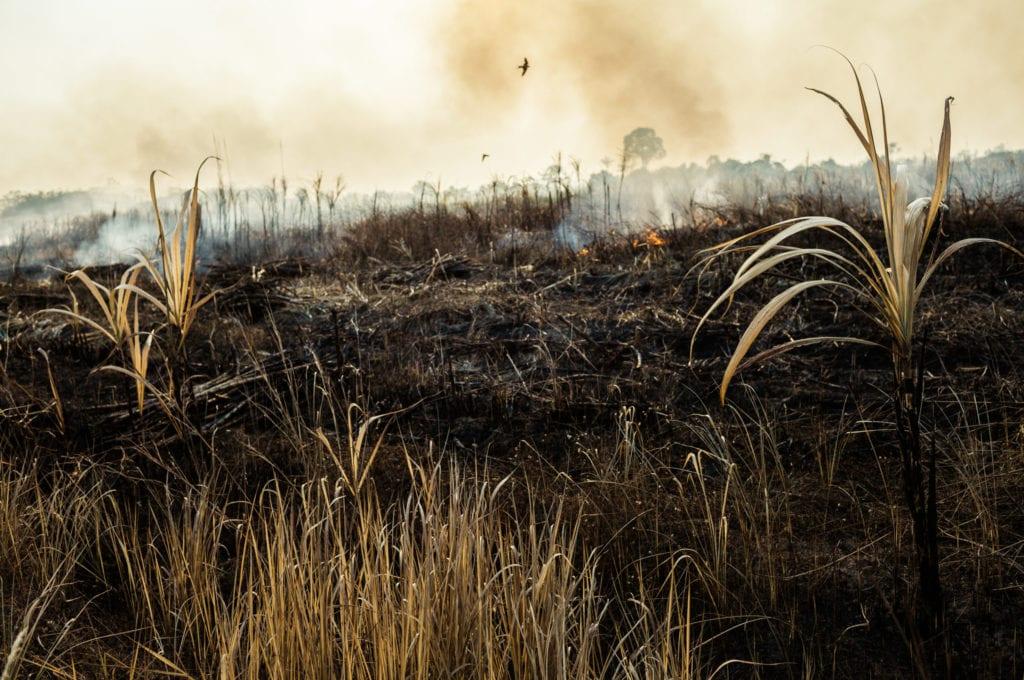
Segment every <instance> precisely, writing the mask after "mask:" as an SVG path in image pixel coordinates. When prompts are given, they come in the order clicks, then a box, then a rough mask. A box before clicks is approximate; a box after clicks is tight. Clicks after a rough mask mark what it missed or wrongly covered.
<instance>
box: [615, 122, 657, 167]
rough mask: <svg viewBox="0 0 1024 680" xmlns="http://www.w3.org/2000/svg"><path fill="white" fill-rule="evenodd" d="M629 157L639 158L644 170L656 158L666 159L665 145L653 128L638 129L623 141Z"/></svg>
mask: <svg viewBox="0 0 1024 680" xmlns="http://www.w3.org/2000/svg"><path fill="white" fill-rule="evenodd" d="M622 147H623V150H624V151H625V153H626V155H627V156H630V157H634V158H639V159H640V162H641V163H643V166H644V169H645V170H646V169H647V164H648V163H649V162H650V161H652V160H654V159H655V158H664V157H665V143H664V142H663V141H662V139H661V137H659V136H658V135H657V133H656V132H655V131H654V129H653V128H637V129H635V130H633V131H632V132H630V133H629V134H628V135H626V136H625V137H624V138H623V139H622Z"/></svg>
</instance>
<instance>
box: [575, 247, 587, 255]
mask: <svg viewBox="0 0 1024 680" xmlns="http://www.w3.org/2000/svg"><path fill="white" fill-rule="evenodd" d="M576 255H578V256H579V257H587V256H588V255H590V248H588V247H586V246H583V247H582V248H580V250H579V252H578V253H576Z"/></svg>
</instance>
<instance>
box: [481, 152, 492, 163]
mask: <svg viewBox="0 0 1024 680" xmlns="http://www.w3.org/2000/svg"><path fill="white" fill-rule="evenodd" d="M490 157H491V154H489V153H482V154H480V162H481V163H483V162H484V161H485V160H487V159H488V158H490Z"/></svg>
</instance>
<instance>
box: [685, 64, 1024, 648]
mask: <svg viewBox="0 0 1024 680" xmlns="http://www.w3.org/2000/svg"><path fill="white" fill-rule="evenodd" d="M843 58H844V59H846V57H843ZM846 62H847V64H848V65H849V66H850V69H851V71H852V72H853V77H854V80H855V82H856V86H857V94H858V98H859V104H860V109H861V115H862V121H861V122H860V123H858V122H857V121H856V120H855V119H854V117H853V115H851V113H850V111H849V110H848V109H847V107H846V106H844V105H843V103H842V102H840V101H839V99H837V98H836V97H834V96H832V95H831V94H828V93H827V92H823V91H821V90H817V89H814V88H808V89H809V90H810V91H812V92H815V93H817V94H819V95H822V96H823V97H825V98H827V99H828V100H829V101H831V102H832V103H834V104H836V105H837V106H838V107H839V109H840V110H841V111H842V113H843V116H844V117H845V119H846V122H847V123H848V124H849V126H850V127H851V128H852V130H853V132H854V133H855V134H856V136H857V139H858V141H859V142H860V144H861V145H862V146H863V147H864V150H865V151H866V152H867V155H868V158H869V160H870V162H871V167H872V170H873V174H874V180H875V185H876V189H877V194H878V205H879V209H880V213H881V220H882V226H883V233H884V241H885V243H884V248H879V249H876V248H875V247H873V246H872V245H871V243H870V242H869V241H868V238H867V236H866V232H865V231H864V230H862V229H860V228H857V227H854V226H851V225H849V224H846V223H844V222H841V221H839V220H836V219H832V218H830V217H822V216H812V217H799V218H795V219H790V220H785V221H783V222H779V223H777V224H773V225H771V226H767V227H763V228H760V229H756V230H754V231H752V232H750V233H748V234H745V235H743V236H740V237H738V238H734V239H731V240H728V241H725V242H723V243H720V244H718V245H716V246H713V247H711V248H709V249H707V250H705V251H703V253H702V254H703V256H704V258H705V263H710V262H712V261H714V260H717V259H718V258H721V257H723V256H725V255H727V254H733V253H743V254H746V258H745V259H744V260H743V261H742V263H741V264H740V266H739V268H738V269H737V270H736V273H735V275H734V276H733V278H732V281H731V282H730V284H729V285H728V287H727V288H726V289H725V290H724V291H723V292H722V293H721V295H719V296H718V298H717V299H715V301H714V302H713V303H712V304H711V305H710V307H709V308H708V309H707V311H706V312H705V313H704V315H703V316H702V318H701V319H700V321H699V323H698V324H697V327H696V329H695V331H694V334H693V338H692V339H691V344H690V356H691V359H692V356H693V348H694V343H695V342H696V338H697V334H698V333H699V332H700V329H701V328H702V327H703V326H704V324H705V323H706V322H707V320H708V318H709V317H710V316H711V315H712V313H714V312H715V311H716V310H718V309H720V308H721V307H722V306H723V305H727V303H729V302H730V301H731V300H732V298H733V296H734V295H735V294H736V293H737V292H738V291H739V290H740V289H742V288H743V287H744V286H746V285H747V284H749V283H751V282H753V281H755V280H758V279H760V278H761V277H763V276H764V275H766V274H767V273H769V272H771V271H772V270H774V269H775V268H776V267H778V266H779V265H781V264H783V263H785V262H789V261H793V260H803V259H807V258H810V259H811V260H815V261H818V262H820V263H822V264H823V265H824V266H825V267H826V268H827V269H829V270H830V271H831V272H832V276H829V277H826V278H813V279H807V280H801V281H798V282H797V283H794V284H792V285H790V286H789V287H787V288H786V289H785V290H783V291H782V292H780V293H778V294H777V295H775V296H774V297H773V298H772V299H771V300H769V301H768V302H767V303H766V304H765V305H764V306H763V307H761V308H760V310H759V311H758V312H757V313H756V314H755V316H754V317H753V319H752V320H751V321H750V323H749V325H748V326H747V328H746V330H745V331H744V333H743V335H742V336H741V337H740V339H739V342H738V343H737V344H736V347H735V349H734V350H733V353H732V356H731V357H730V359H729V362H728V364H727V366H726V368H725V371H724V373H723V375H722V380H721V384H720V388H719V397H720V399H721V401H722V402H723V403H724V402H725V398H726V393H727V390H728V388H729V385H730V383H731V382H732V381H733V379H734V378H735V376H736V375H737V374H738V373H739V372H740V371H742V370H743V369H745V368H747V367H748V366H751V365H753V364H757V363H759V362H761V361H764V360H766V359H768V358H770V357H773V356H776V355H778V354H781V353H783V352H787V351H790V350H793V349H797V348H800V347H805V346H808V345H814V344H822V343H829V344H831V343H854V344H858V345H866V346H870V347H877V348H882V349H884V350H887V351H888V353H889V355H890V357H891V360H892V371H893V402H894V411H895V428H896V433H897V440H898V446H899V453H900V467H901V473H902V474H901V476H902V486H903V500H904V502H905V504H906V509H907V511H908V513H909V515H910V519H911V528H912V532H913V541H914V546H915V552H916V571H917V604H918V607H917V612H918V614H919V619H918V621H919V623H920V624H921V625H922V626H923V627H924V628H926V629H927V630H929V631H935V630H936V628H937V626H941V623H942V611H943V605H942V586H941V581H940V576H939V545H938V536H939V531H938V512H937V499H936V450H935V442H934V438H933V439H932V441H931V444H930V446H926V444H925V442H924V441H923V437H922V431H921V415H922V406H923V401H924V398H923V395H924V391H923V389H924V385H923V382H924V373H923V364H922V356H919V355H918V353H920V354H921V355H923V343H918V341H917V338H916V337H915V332H916V331H917V330H918V329H917V328H916V322H917V310H918V304H919V302H920V301H921V297H922V295H923V293H924V291H925V289H926V286H927V284H928V282H929V281H930V280H931V278H932V276H933V275H934V274H935V272H936V270H937V269H938V268H939V267H940V266H941V265H942V264H943V263H944V262H946V260H948V259H949V258H950V257H952V256H953V255H955V254H956V253H958V252H959V251H961V250H963V249H964V248H967V247H969V246H974V245H978V244H986V243H987V244H992V245H996V246H999V247H1002V248H1006V249H1008V250H1010V251H1012V252H1014V253H1015V254H1017V255H1019V256H1021V257H1024V254H1022V253H1020V251H1018V250H1017V249H1015V248H1013V247H1012V246H1010V245H1009V244H1007V243H1005V242H1002V241H998V240H995V239H990V238H964V239H961V240H958V241H955V242H953V243H952V244H950V245H948V246H947V247H946V248H945V249H943V250H941V251H940V250H939V248H938V232H939V231H940V230H939V229H937V228H936V225H938V224H939V223H940V221H941V216H942V211H943V209H944V205H943V198H944V196H945V194H946V189H947V186H948V184H949V177H950V135H951V133H950V103H951V102H952V97H950V98H947V99H946V101H945V106H944V113H943V121H942V132H941V135H940V139H939V151H938V158H937V162H936V170H935V184H934V187H933V188H932V192H931V196H930V197H924V198H918V199H916V200H914V201H910V202H909V203H908V198H907V194H908V182H907V178H906V176H905V175H904V174H902V173H900V172H898V171H897V172H894V171H893V166H892V159H891V158H890V148H891V147H890V144H889V134H888V126H887V123H886V117H885V103H884V100H883V98H882V95H881V90H880V88H879V87H878V82H877V79H876V80H875V87H876V91H877V92H878V99H879V112H880V116H881V129H880V132H881V140H878V139H877V132H878V130H877V129H876V128H875V127H874V126H873V124H872V117H871V114H870V112H869V107H868V103H867V99H866V97H865V94H864V88H863V86H862V83H861V79H860V76H859V75H858V73H857V69H856V68H855V67H854V65H853V63H852V62H850V60H849V59H846ZM879 141H881V142H882V144H883V145H884V146H883V147H882V148H883V149H884V151H883V152H881V153H880V152H879V151H878V142H879ZM815 233H816V234H817V235H819V236H823V237H825V239H826V241H827V240H832V241H834V242H835V245H834V246H832V247H822V246H814V247H810V246H799V245H792V241H793V239H794V238H795V237H798V236H800V235H809V234H815ZM760 237H766V238H765V239H764V240H763V242H755V241H754V240H755V239H759V238H760ZM926 251H930V252H929V254H928V256H927V257H926ZM814 289H831V290H838V291H845V292H846V293H848V294H849V295H851V296H852V297H853V298H855V299H856V300H857V301H858V302H859V303H861V304H857V305H855V309H857V310H861V311H863V312H865V313H866V314H867V315H868V316H869V317H870V319H871V321H873V322H877V326H879V327H881V329H882V330H883V334H882V335H883V337H882V338H870V337H855V336H832V335H828V336H816V337H808V338H798V339H792V340H789V341H787V342H784V343H782V344H780V345H777V346H774V347H771V348H769V349H766V350H764V351H761V352H759V353H757V354H754V355H753V356H748V354H749V353H750V350H751V349H752V347H753V345H754V343H755V342H756V341H757V339H758V337H759V336H760V335H761V334H762V332H763V331H764V329H765V328H766V326H767V325H768V324H769V323H770V322H771V321H772V319H773V318H774V317H775V316H776V315H777V314H778V313H779V312H780V311H781V310H782V309H784V308H785V307H786V305H787V304H788V303H789V302H791V301H792V300H793V299H794V298H796V297H797V296H798V295H800V294H801V293H804V292H806V291H810V290H814ZM915 346H916V348H915Z"/></svg>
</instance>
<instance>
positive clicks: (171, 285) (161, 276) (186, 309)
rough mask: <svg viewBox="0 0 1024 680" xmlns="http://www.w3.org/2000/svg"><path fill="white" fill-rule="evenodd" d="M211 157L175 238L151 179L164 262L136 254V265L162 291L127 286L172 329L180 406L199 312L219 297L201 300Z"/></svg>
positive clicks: (173, 377)
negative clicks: (200, 260) (203, 198)
mask: <svg viewBox="0 0 1024 680" xmlns="http://www.w3.org/2000/svg"><path fill="white" fill-rule="evenodd" d="M215 158H216V157H215V156H209V157H207V158H206V159H204V160H203V162H202V163H200V164H199V168H198V169H197V170H196V175H195V180H194V181H193V183H192V189H191V190H190V191H189V192H188V193H187V194H186V196H185V200H184V203H183V205H182V209H181V211H180V212H179V213H178V217H177V219H176V221H175V225H174V229H172V230H171V232H170V234H168V233H167V231H166V230H165V228H164V222H163V217H161V214H160V206H159V203H158V202H157V198H156V175H157V173H158V172H159V171H157V170H154V171H153V172H151V173H150V175H149V196H150V200H151V202H152V204H153V212H154V214H155V216H156V226H157V237H158V240H157V249H158V251H159V262H156V261H154V259H152V258H150V257H149V256H148V255H146V254H145V253H138V254H136V258H137V260H138V263H137V265H136V266H138V267H141V268H142V269H144V270H145V271H146V272H147V273H148V274H149V278H150V280H151V281H152V283H153V285H154V286H155V288H156V291H155V294H154V293H150V292H149V291H148V290H146V289H145V288H142V287H140V286H138V285H137V284H136V283H135V282H134V281H133V282H129V283H127V284H123V285H122V286H121V287H122V288H124V289H126V290H129V291H132V292H134V293H136V294H137V295H139V296H140V297H142V298H144V299H146V300H148V301H149V302H150V303H152V304H153V306H154V307H156V308H157V310H158V311H159V312H160V313H161V314H162V315H163V316H164V319H165V322H166V326H167V327H168V328H169V329H170V330H171V332H172V334H173V338H172V339H171V342H170V343H168V347H167V350H168V351H167V359H168V362H169V364H170V366H169V371H168V372H169V375H170V382H171V385H170V388H169V391H170V393H171V395H172V396H173V397H174V398H175V400H176V401H178V402H179V403H184V395H183V394H182V391H181V390H182V388H183V386H184V385H183V384H184V382H185V378H184V368H185V361H186V359H185V356H184V353H185V340H186V338H187V337H188V334H189V331H190V330H191V329H192V324H193V323H195V320H196V316H197V315H198V313H199V310H200V309H201V308H202V307H203V306H204V305H205V304H206V303H208V302H209V301H210V300H212V299H213V297H214V295H215V294H216V292H211V293H207V294H206V295H203V296H199V295H198V282H197V280H196V269H197V247H198V243H199V230H200V226H201V217H200V215H201V212H200V205H199V174H200V173H201V172H202V170H203V166H204V165H205V164H206V162H207V161H209V160H211V159H215Z"/></svg>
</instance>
